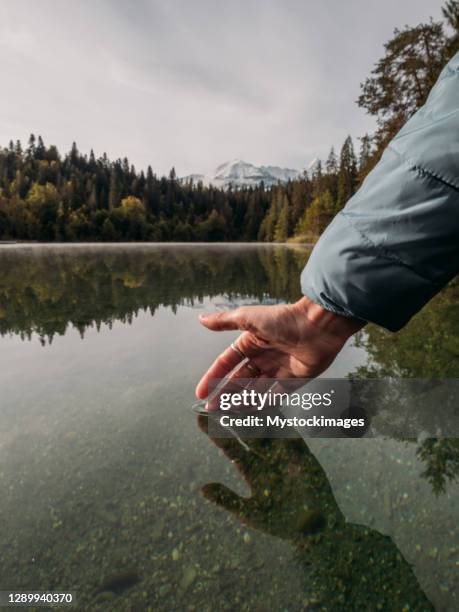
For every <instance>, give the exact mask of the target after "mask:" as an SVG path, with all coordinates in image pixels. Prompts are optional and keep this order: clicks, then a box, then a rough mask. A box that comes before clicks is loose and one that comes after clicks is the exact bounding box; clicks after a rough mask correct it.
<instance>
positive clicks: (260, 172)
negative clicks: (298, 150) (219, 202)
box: [181, 159, 301, 188]
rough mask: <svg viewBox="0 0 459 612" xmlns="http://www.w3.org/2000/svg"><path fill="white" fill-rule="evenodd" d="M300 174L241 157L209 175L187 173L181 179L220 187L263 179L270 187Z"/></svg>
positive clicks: (255, 182) (289, 169)
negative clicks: (254, 162)
mask: <svg viewBox="0 0 459 612" xmlns="http://www.w3.org/2000/svg"><path fill="white" fill-rule="evenodd" d="M300 174H301V172H300V171H299V170H292V169H291V168H279V167H278V166H254V165H253V164H249V163H247V162H245V161H242V160H241V159H233V160H232V161H229V162H226V163H224V164H221V165H220V166H218V167H217V168H216V170H215V171H214V172H213V173H212V174H211V175H210V176H206V175H204V174H189V175H188V176H184V177H183V178H182V179H181V181H182V182H188V181H193V183H198V182H199V181H201V182H202V183H204V184H205V185H214V186H215V187H222V188H227V187H229V186H230V185H231V186H232V187H250V186H251V185H252V186H254V185H259V184H260V183H261V182H262V181H263V183H264V185H265V187H272V186H273V185H277V183H286V182H287V181H289V180H291V179H294V178H297V177H298V176H299V175H300Z"/></svg>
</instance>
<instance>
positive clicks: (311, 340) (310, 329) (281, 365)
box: [196, 297, 364, 399]
mask: <svg viewBox="0 0 459 612" xmlns="http://www.w3.org/2000/svg"><path fill="white" fill-rule="evenodd" d="M201 323H202V324H203V325H204V326H205V327H207V328H208V329H210V330H212V331H225V330H237V329H239V330H241V331H243V333H242V334H241V335H240V336H239V338H238V339H237V341H236V343H235V344H236V346H237V349H238V350H239V351H240V353H239V352H238V350H233V348H231V347H228V348H227V349H226V350H225V351H224V352H223V353H222V354H221V355H220V356H219V357H218V358H217V359H216V360H215V362H214V363H213V364H212V365H211V367H210V368H209V370H208V371H207V373H206V374H205V375H204V376H203V377H202V379H201V381H200V382H199V384H198V386H197V388H196V395H197V397H198V398H199V399H204V398H205V397H207V395H208V392H209V389H208V385H209V381H210V380H211V379H222V378H225V377H226V376H227V375H228V374H229V373H230V372H231V371H232V370H233V369H234V368H235V367H236V366H237V365H238V364H239V363H240V362H241V361H242V359H243V356H244V355H245V356H246V357H248V358H249V360H250V362H251V364H252V368H253V366H256V368H257V369H258V370H260V371H261V373H262V374H263V375H266V376H268V377H269V378H314V377H316V376H318V375H319V374H321V373H322V372H323V371H324V370H325V369H326V368H328V366H329V365H330V364H331V363H332V362H333V360H334V359H335V357H336V355H337V354H338V353H339V351H340V350H341V349H342V347H343V346H344V344H345V342H346V340H347V339H348V338H349V337H350V336H351V335H352V334H354V333H355V332H356V331H358V330H359V329H360V328H361V327H362V326H363V325H364V323H363V322H362V321H358V320H357V319H351V318H348V317H343V316H341V315H337V314H335V313H332V312H330V311H328V310H325V309H324V308H322V307H321V306H318V305H317V304H314V303H313V302H311V300H309V299H308V298H306V297H304V298H302V299H301V300H299V301H298V302H296V303H295V304H282V305H275V306H245V307H242V308H237V309H236V310H231V311H229V312H220V313H216V314H212V315H208V316H205V317H201ZM233 376H234V377H238V378H251V377H252V376H253V369H251V367H250V365H249V366H247V365H243V366H242V367H240V368H239V369H238V370H237V372H236V373H235V374H234V375H233Z"/></svg>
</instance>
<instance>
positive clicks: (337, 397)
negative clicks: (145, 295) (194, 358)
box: [201, 378, 459, 438]
mask: <svg viewBox="0 0 459 612" xmlns="http://www.w3.org/2000/svg"><path fill="white" fill-rule="evenodd" d="M201 410H204V411H205V412H206V414H207V415H208V416H209V433H210V435H212V436H214V437H231V436H234V435H236V436H237V437H239V438H260V437H267V438H285V437H298V436H301V437H303V438H310V437H323V438H337V437H343V438H349V437H392V438H422V437H435V438H441V437H459V379H445V380H419V379H416V380H415V379H393V378H391V379H366V380H351V379H337V378H333V379H326V378H319V379H314V380H306V379H287V380H280V379H260V378H255V379H237V378H236V379H229V380H228V379H225V380H220V379H218V380H213V381H211V385H210V393H209V397H208V399H207V401H206V402H205V405H201Z"/></svg>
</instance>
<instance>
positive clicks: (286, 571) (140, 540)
mask: <svg viewBox="0 0 459 612" xmlns="http://www.w3.org/2000/svg"><path fill="white" fill-rule="evenodd" d="M0 249H1V250H0V270H1V276H0V333H1V336H0V347H1V350H0V390H1V395H0V415H1V419H2V420H1V423H2V427H1V430H0V486H1V497H0V525H1V526H2V529H1V532H0V538H1V542H0V590H51V591H59V592H62V591H74V592H76V593H77V597H78V604H77V606H76V607H77V609H81V610H88V609H91V610H98V609H100V610H142V609H151V610H154V611H167V612H169V611H175V610H180V611H182V610H189V611H193V610H194V611H196V612H198V611H199V612H214V611H217V610H230V611H239V610H241V611H258V612H262V611H268V610H271V611H275V612H277V611H279V612H281V611H282V612H284V611H292V612H293V611H297V610H378V609H379V610H429V609H433V608H435V609H437V610H457V609H459V527H458V524H459V521H458V508H459V487H458V484H457V481H456V476H457V473H458V471H459V444H458V440H455V439H449V440H441V441H435V440H418V441H415V440H406V441H404V440H394V439H387V440H376V439H366V440H365V439H360V440H357V439H355V440H352V439H347V440H346V439H342V440H341V439H334V440H324V439H322V440H319V439H315V440H310V441H309V442H308V444H307V445H306V443H305V442H303V441H301V442H298V441H295V440H267V441H263V440H258V441H257V442H256V443H254V445H253V446H252V448H253V449H254V451H253V452H250V453H248V452H246V451H245V450H244V449H243V448H242V447H241V446H240V445H238V444H237V442H234V441H232V440H218V441H217V440H214V441H213V440H211V439H210V438H209V436H208V435H207V434H206V427H205V422H204V421H201V422H198V420H197V418H196V416H195V415H194V414H193V413H192V412H191V411H190V406H191V404H192V403H193V401H194V386H195V384H196V382H197V380H198V379H199V378H200V376H201V374H202V373H203V371H204V370H205V369H206V368H207V367H208V365H209V364H210V362H211V360H212V359H213V358H214V357H215V356H216V354H217V353H218V352H219V351H221V350H222V349H223V348H224V347H225V346H226V345H227V344H228V343H229V342H230V341H231V339H233V337H234V336H235V334H231V333H228V334H212V333H211V332H209V331H207V330H205V329H204V328H202V327H201V326H200V325H199V323H198V321H197V316H198V314H199V312H201V311H212V310H215V309H216V308H222V307H224V308H228V307H234V306H237V305H239V304H252V303H254V304H258V303H260V302H261V303H266V304H269V303H275V302H277V301H291V300H295V299H297V298H298V297H299V295H300V290H299V281H298V279H299V273H300V271H301V269H302V267H303V265H304V263H305V261H306V260H307V257H308V250H307V249H305V248H302V247H292V248H287V247H273V246H256V245H254V246H242V245H232V246H223V245H222V246H210V245H208V246H198V245H194V246H192V245H181V246H180V245H169V246H162V245H151V246H143V245H132V246H120V245H119V246H68V247H59V246H54V247H53V246H50V247H48V246H33V247H23V246H2V247H0ZM458 293H459V291H458V287H457V285H455V286H450V287H449V288H448V289H446V290H445V291H443V292H442V294H441V295H439V296H437V298H436V299H435V300H434V301H433V302H432V303H431V304H430V305H429V306H428V307H427V308H426V309H424V310H423V311H422V312H421V313H420V314H419V315H418V316H417V317H415V319H414V320H413V321H412V322H411V323H410V325H409V326H408V327H407V328H406V329H405V330H404V331H403V332H402V333H400V334H398V335H395V336H394V335H391V334H388V333H386V332H384V331H382V330H379V329H376V328H371V327H369V328H368V330H367V331H365V333H364V334H362V335H361V336H360V338H358V339H357V340H355V341H352V342H351V343H349V344H348V345H347V346H346V347H345V348H344V350H343V351H342V353H341V354H340V356H339V357H338V359H337V361H336V362H335V364H334V365H333V366H332V368H330V370H329V372H327V375H329V376H345V375H348V374H352V375H353V376H377V375H380V376H406V377H426V378H429V377H430V378H435V377H437V378H438V377H440V378H441V377H444V378H446V377H458V376H459V365H458V361H459V359H458V358H459V333H458V332H459V312H458V299H457V298H458ZM222 485H223V486H222Z"/></svg>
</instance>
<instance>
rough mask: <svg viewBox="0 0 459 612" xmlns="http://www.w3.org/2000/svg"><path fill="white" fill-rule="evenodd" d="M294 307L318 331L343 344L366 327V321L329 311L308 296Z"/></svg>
mask: <svg viewBox="0 0 459 612" xmlns="http://www.w3.org/2000/svg"><path fill="white" fill-rule="evenodd" d="M293 307H294V308H295V309H296V310H297V311H298V312H299V313H300V315H302V316H305V317H306V319H307V320H308V321H309V322H310V323H311V325H313V326H314V327H315V328H316V329H318V330H320V331H322V332H323V333H324V334H327V335H330V336H333V337H335V338H336V339H339V340H340V341H341V342H342V343H343V344H344V343H345V342H346V340H348V338H350V337H351V336H352V335H353V334H355V333H356V332H358V331H359V330H360V329H362V327H364V326H365V325H366V321H362V320H361V319H356V318H354V317H346V316H344V315H340V314H337V313H336V312H332V311H331V310H327V309H326V308H324V307H323V306H320V305H319V304H316V303H315V302H313V301H312V300H311V299H309V298H308V297H306V296H304V297H302V298H301V299H300V300H298V302H295V304H293Z"/></svg>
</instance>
